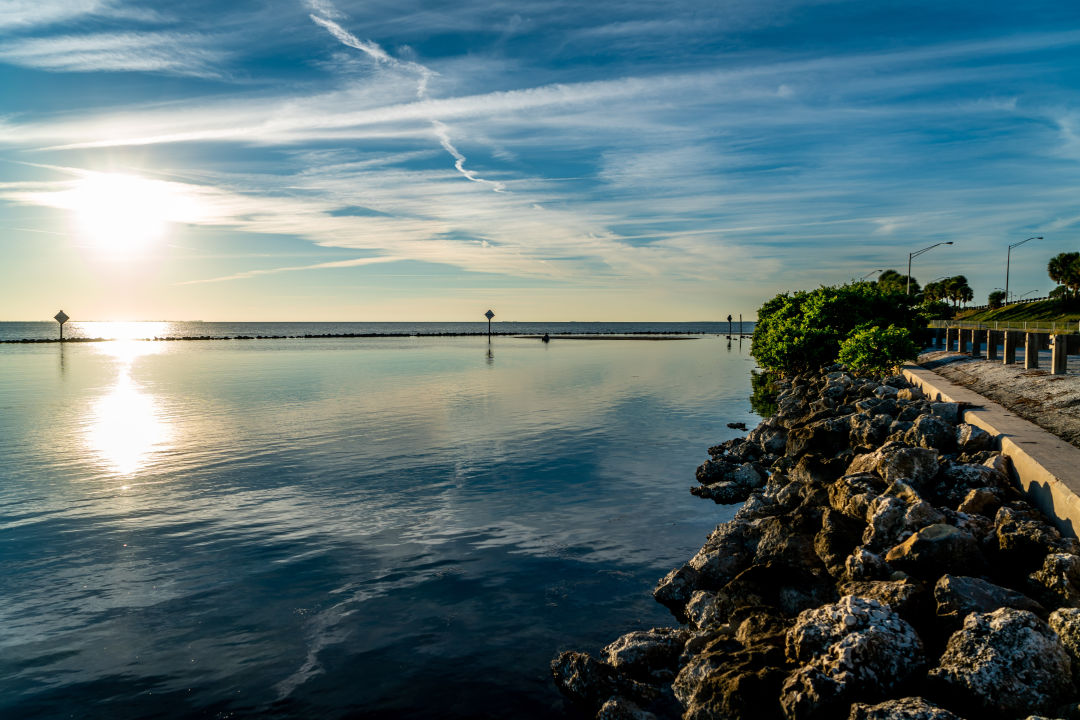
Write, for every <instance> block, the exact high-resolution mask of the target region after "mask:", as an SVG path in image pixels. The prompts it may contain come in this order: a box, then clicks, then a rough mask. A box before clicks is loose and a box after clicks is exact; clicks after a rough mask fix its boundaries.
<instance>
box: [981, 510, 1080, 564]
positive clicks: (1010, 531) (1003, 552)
mask: <svg viewBox="0 0 1080 720" xmlns="http://www.w3.org/2000/svg"><path fill="white" fill-rule="evenodd" d="M994 525H995V530H996V533H997V546H998V547H997V551H998V553H997V555H998V560H999V561H1000V563H1001V564H1002V565H1003V566H1004V568H1003V569H1004V570H1005V571H1006V572H1012V573H1015V574H1018V575H1028V574H1030V573H1032V572H1034V571H1035V570H1036V569H1037V568H1038V567H1039V566H1040V565H1041V564H1042V563H1043V558H1045V557H1046V555H1047V553H1057V552H1071V553H1076V552H1077V550H1078V548H1077V544H1076V540H1075V539H1074V538H1062V537H1061V533H1060V532H1058V530H1057V528H1055V527H1054V526H1052V525H1051V524H1050V523H1048V522H1046V519H1045V518H1044V517H1043V515H1042V514H1041V513H1039V512H1038V511H1036V510H1034V509H1033V508H1025V507H1017V506H1016V504H1010V505H1006V506H1003V507H1001V508H1000V509H999V510H998V511H997V515H996V516H995V517H994Z"/></svg>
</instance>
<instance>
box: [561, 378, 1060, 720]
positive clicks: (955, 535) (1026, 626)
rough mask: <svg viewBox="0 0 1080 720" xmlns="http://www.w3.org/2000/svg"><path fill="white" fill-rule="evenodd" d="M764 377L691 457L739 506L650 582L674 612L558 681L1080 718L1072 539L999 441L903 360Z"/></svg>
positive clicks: (688, 696)
mask: <svg viewBox="0 0 1080 720" xmlns="http://www.w3.org/2000/svg"><path fill="white" fill-rule="evenodd" d="M778 388H779V393H778V396H777V407H778V411H777V413H776V414H775V415H774V416H772V417H770V418H768V419H767V420H765V421H763V422H762V423H761V424H760V425H758V426H757V427H756V428H754V429H753V430H751V431H750V432H749V433H748V434H747V435H746V437H745V438H739V439H734V440H729V441H727V442H725V443H722V444H721V445H718V446H716V447H713V448H709V456H710V457H709V459H708V460H706V461H705V462H704V463H703V464H702V465H701V467H699V468H698V471H697V480H698V482H699V483H700V484H699V485H698V486H697V487H695V488H693V490H692V491H691V492H693V493H694V494H695V495H697V496H699V497H702V498H706V499H711V500H713V501H715V502H717V503H725V504H727V503H738V502H741V503H743V505H742V507H741V508H740V509H739V510H738V512H737V513H736V515H735V517H734V519H733V520H731V521H730V522H726V523H723V524H721V525H719V526H718V527H717V528H716V530H714V531H713V532H712V533H711V534H710V535H709V537H708V539H707V541H706V542H705V545H704V546H703V547H702V548H701V550H700V551H698V553H697V554H696V555H694V557H692V558H691V559H690V560H689V561H688V562H687V563H686V564H685V565H683V566H682V567H680V568H676V569H674V570H672V571H671V572H670V573H668V574H667V575H666V576H665V577H664V578H663V579H661V580H660V582H659V583H658V584H657V586H656V589H655V590H654V593H653V594H654V596H655V597H656V599H657V600H658V601H659V602H661V603H663V604H664V605H665V606H666V607H668V608H669V609H670V610H671V612H672V614H673V615H674V617H675V618H676V619H677V621H678V626H677V627H668V628H653V629H650V630H636V631H634V632H631V633H628V634H627V635H624V636H623V637H621V638H619V639H617V640H615V641H614V642H612V643H611V644H610V645H608V646H607V647H605V648H604V649H603V651H602V654H601V656H600V657H593V656H590V655H588V654H586V653H580V652H572V651H568V652H563V653H562V654H560V655H559V656H558V657H557V658H556V659H555V660H553V661H552V665H551V667H552V672H553V674H554V676H555V682H556V684H557V685H558V687H559V688H560V690H561V691H562V692H563V694H564V695H565V696H566V697H568V698H569V699H570V700H571V701H572V703H573V704H574V705H576V706H577V707H579V708H580V709H581V710H582V712H583V713H584V714H585V715H587V716H593V715H595V717H597V718H600V719H602V720H623V719H630V718H633V719H635V720H650V719H651V718H676V717H683V718H687V719H688V720H689V719H693V720H705V719H706V718H743V719H747V720H749V719H751V718H752V719H753V720H772V719H776V720H781V719H782V720H825V719H832V718H841V719H843V718H850V719H851V720H900V719H905V720H916V719H918V720H956V719H958V718H967V719H968V720H981V719H982V718H990V719H992V720H1012V719H1014V718H1017V719H1020V718H1036V717H1056V718H1069V719H1073V720H1075V719H1080V695H1078V691H1077V688H1078V687H1080V544H1078V543H1077V541H1076V539H1074V538H1071V537H1063V536H1062V535H1061V534H1060V533H1059V532H1058V530H1057V529H1055V527H1054V526H1053V525H1052V524H1051V523H1050V522H1049V521H1048V520H1047V518H1046V517H1044V516H1043V515H1042V514H1041V513H1039V512H1038V511H1037V510H1036V509H1035V508H1034V507H1033V506H1032V505H1030V504H1029V503H1028V502H1026V501H1025V500H1024V497H1023V495H1022V494H1021V493H1020V492H1019V491H1018V490H1017V489H1016V488H1015V487H1014V485H1013V484H1012V482H1011V481H1010V470H1011V469H1010V464H1009V460H1008V458H1006V457H1005V456H1002V455H1001V454H999V453H998V452H996V451H995V450H994V446H995V442H994V440H995V439H994V438H993V437H991V436H990V435H988V434H987V433H986V432H984V431H982V430H980V429H979V428H977V427H973V426H971V425H968V424H966V423H964V422H963V421H962V416H963V412H962V410H963V409H962V408H961V407H960V406H958V405H957V404H955V403H940V402H931V401H929V400H928V399H926V398H925V397H923V395H922V393H921V392H920V391H919V389H918V388H915V387H912V386H910V385H909V384H908V383H907V381H906V380H904V378H902V377H890V378H886V379H884V380H879V379H869V378H860V377H855V376H853V375H851V374H849V373H847V372H845V371H844V369H843V368H842V367H839V366H832V367H829V368H825V369H823V370H822V371H820V372H818V373H812V374H810V373H807V374H802V375H798V376H795V377H792V378H789V379H787V380H784V381H781V382H779V383H778Z"/></svg>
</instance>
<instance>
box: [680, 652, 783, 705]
mask: <svg viewBox="0 0 1080 720" xmlns="http://www.w3.org/2000/svg"><path fill="white" fill-rule="evenodd" d="M784 664H785V658H784V651H783V649H782V648H778V647H776V646H773V645H755V646H751V647H748V648H734V649H732V648H731V647H730V646H729V645H727V644H724V643H715V644H714V645H713V646H711V647H709V648H707V649H705V650H704V651H703V652H701V653H698V654H697V655H694V656H693V657H692V658H690V659H689V661H688V662H687V663H686V664H685V665H684V666H683V668H682V669H681V670H680V671H679V674H678V676H677V677H676V678H675V681H674V682H673V683H672V685H671V689H672V690H673V691H674V694H675V698H676V700H678V702H679V704H680V705H682V707H683V709H684V712H683V718H684V720H714V719H715V718H751V717H752V718H760V720H778V719H779V718H780V717H781V714H780V712H781V711H780V703H779V701H778V697H779V695H780V686H781V683H783V681H784V678H785V677H786V676H787V673H788V670H787V669H786V668H785V667H784Z"/></svg>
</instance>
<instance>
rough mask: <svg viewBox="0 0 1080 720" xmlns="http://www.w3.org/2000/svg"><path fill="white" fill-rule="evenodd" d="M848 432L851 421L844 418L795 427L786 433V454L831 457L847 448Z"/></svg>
mask: <svg viewBox="0 0 1080 720" xmlns="http://www.w3.org/2000/svg"><path fill="white" fill-rule="evenodd" d="M850 432H851V421H850V419H849V418H848V417H846V416H840V417H832V418H828V419H825V420H819V421H817V422H814V423H811V424H809V425H806V426H804V427H796V428H793V429H792V430H791V431H790V432H788V437H787V446H786V453H787V455H789V456H791V457H798V456H800V455H802V454H803V453H807V452H814V453H818V454H819V455H832V454H834V453H837V452H839V451H841V450H843V449H844V448H845V447H846V446H847V444H848V435H849V434H850Z"/></svg>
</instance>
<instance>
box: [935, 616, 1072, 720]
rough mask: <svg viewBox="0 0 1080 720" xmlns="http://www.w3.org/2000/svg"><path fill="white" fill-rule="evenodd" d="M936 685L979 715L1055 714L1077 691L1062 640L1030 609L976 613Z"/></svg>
mask: <svg viewBox="0 0 1080 720" xmlns="http://www.w3.org/2000/svg"><path fill="white" fill-rule="evenodd" d="M929 679H930V681H931V682H932V683H933V684H935V685H936V686H937V687H938V688H939V689H940V690H941V692H942V693H943V694H944V695H945V696H946V697H949V698H950V699H951V700H952V702H953V703H955V704H956V705H957V706H958V707H964V708H969V709H970V714H971V715H972V716H974V717H993V718H998V717H1001V718H1016V717H1024V716H1026V715H1027V714H1029V713H1031V712H1033V711H1034V712H1050V711H1052V710H1053V708H1055V707H1056V706H1057V705H1058V704H1059V703H1061V702H1062V701H1064V700H1065V699H1067V698H1068V696H1069V695H1070V694H1071V693H1073V692H1074V687H1073V683H1072V663H1071V661H1070V659H1069V655H1068V653H1066V652H1065V648H1064V647H1063V646H1062V644H1061V641H1060V640H1059V639H1058V636H1057V635H1056V634H1055V633H1054V631H1053V630H1051V629H1050V626H1049V625H1047V624H1046V623H1045V622H1044V621H1042V620H1040V619H1039V618H1038V617H1036V616H1035V615H1034V614H1033V613H1030V612H1028V611H1026V610H1014V609H1012V608H1001V609H999V610H995V611H994V612H992V613H973V614H971V615H968V616H967V618H966V619H965V620H964V626H963V628H962V629H960V630H958V631H957V632H955V633H953V635H952V637H950V638H949V642H948V645H947V646H946V648H945V653H944V654H943V655H942V656H941V662H940V665H939V666H938V667H936V668H934V669H933V670H931V671H930V673H929Z"/></svg>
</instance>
